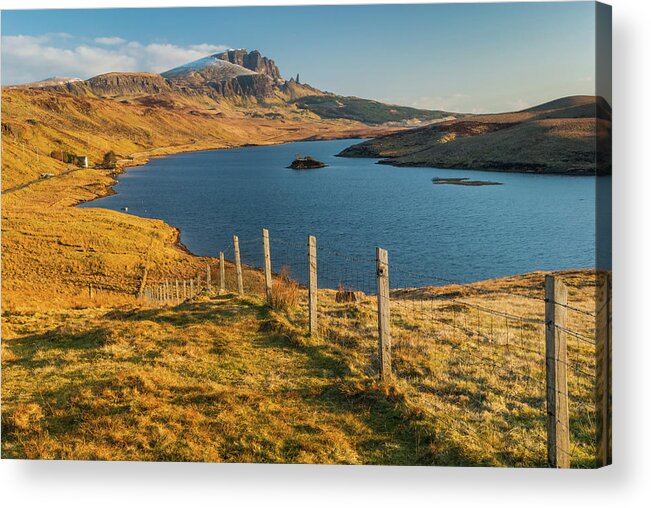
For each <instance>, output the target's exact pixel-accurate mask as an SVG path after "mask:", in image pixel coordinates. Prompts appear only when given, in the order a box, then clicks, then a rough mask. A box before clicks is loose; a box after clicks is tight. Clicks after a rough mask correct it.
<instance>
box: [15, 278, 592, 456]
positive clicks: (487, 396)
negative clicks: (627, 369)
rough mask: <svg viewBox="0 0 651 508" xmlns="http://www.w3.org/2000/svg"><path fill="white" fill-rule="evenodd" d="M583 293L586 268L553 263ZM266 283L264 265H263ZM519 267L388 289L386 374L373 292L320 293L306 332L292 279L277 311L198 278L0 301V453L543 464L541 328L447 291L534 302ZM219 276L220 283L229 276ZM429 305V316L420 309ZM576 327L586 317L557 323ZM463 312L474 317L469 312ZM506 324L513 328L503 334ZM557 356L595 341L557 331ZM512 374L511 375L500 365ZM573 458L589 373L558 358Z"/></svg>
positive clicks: (507, 302)
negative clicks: (481, 315)
mask: <svg viewBox="0 0 651 508" xmlns="http://www.w3.org/2000/svg"><path fill="white" fill-rule="evenodd" d="M561 275H562V277H563V278H564V280H565V282H566V283H567V284H568V286H569V288H570V295H571V300H572V302H573V303H574V304H575V305H578V306H579V307H580V308H582V309H585V310H590V309H591V308H593V307H594V299H593V298H594V296H593V295H594V274H593V273H592V274H591V273H589V272H567V273H564V274H561ZM277 282H278V281H277ZM541 284H542V274H541V273H534V274H529V275H525V276H517V277H512V278H507V279H500V280H496V281H486V282H483V283H477V284H474V285H469V286H448V287H437V288H419V289H411V290H410V289H407V290H394V291H393V295H392V298H394V299H395V301H396V302H398V301H399V300H400V299H402V300H403V302H405V303H404V305H398V306H396V307H394V310H392V312H394V314H395V315H394V317H393V319H392V335H393V344H394V345H393V350H394V372H395V377H396V379H395V381H394V382H393V383H391V384H384V383H380V382H378V380H377V369H378V365H377V328H376V327H377V323H376V321H375V318H374V317H375V316H374V313H373V309H374V307H375V305H376V301H375V298H373V297H363V298H362V299H361V300H360V301H358V302H349V303H337V302H336V301H335V300H336V299H335V293H336V292H335V291H333V290H321V291H320V292H319V313H320V320H321V330H322V331H321V336H320V338H310V337H308V336H307V335H306V333H305V329H306V326H305V325H306V305H307V302H306V291H305V290H304V289H301V290H300V294H299V298H298V301H297V303H296V304H295V305H291V306H289V307H288V308H287V309H286V310H284V311H282V312H279V311H273V310H271V309H270V308H269V307H267V306H266V305H264V303H263V300H262V298H261V297H259V296H256V294H255V293H254V294H251V295H249V296H247V297H243V298H240V297H237V296H235V295H234V294H232V293H228V294H224V295H218V294H217V293H216V292H212V291H204V292H203V293H201V294H200V295H199V296H197V297H195V298H194V299H193V300H191V301H188V302H186V303H182V304H181V305H178V306H170V307H147V306H140V305H125V306H122V307H120V308H114V307H113V306H112V305H108V306H106V307H99V308H79V309H70V310H59V309H57V310H54V309H52V310H48V311H43V312H36V313H34V312H30V313H22V312H5V314H4V316H3V321H2V336H3V344H2V347H3V350H2V372H3V383H2V400H3V412H2V427H3V433H2V456H3V458H11V457H16V458H18V457H20V458H31V459H36V458H41V459H84V460H151V461H219V462H288V463H345V464H396V465H399V464H421V465H431V464H436V465H472V466H477V465H484V466H529V467H542V466H544V465H545V461H546V448H545V447H546V441H545V437H544V436H545V434H544V429H545V422H546V412H545V391H544V383H543V386H539V385H538V383H537V381H536V380H540V379H544V376H545V371H544V369H545V359H544V354H542V355H541V353H540V351H541V348H542V349H543V350H544V348H543V345H544V326H532V325H527V326H526V327H524V328H522V327H521V326H520V327H518V326H517V325H516V324H515V323H512V324H511V328H510V335H509V328H508V323H505V322H504V320H500V319H495V320H494V321H493V320H491V321H490V323H489V322H488V321H485V322H484V323H483V325H481V324H480V325H479V328H478V329H477V331H478V332H479V331H480V330H483V332H484V333H485V334H489V333H490V335H491V337H493V338H496V339H497V340H498V342H497V343H496V342H492V341H489V340H486V339H484V338H483V337H482V335H481V334H479V333H477V334H475V333H474V332H473V333H470V334H465V333H460V332H459V331H458V330H456V331H455V329H453V328H451V327H450V326H447V325H446V324H445V323H446V322H447V323H452V322H453V320H457V321H468V322H470V323H472V322H473V321H474V320H475V319H476V315H475V313H474V312H473V311H472V310H466V311H464V310H463V309H462V308H459V306H458V305H457V306H455V305H452V304H451V303H450V302H446V301H445V300H438V301H434V302H432V300H428V297H431V296H433V295H439V296H443V295H446V294H454V295H456V296H455V298H456V299H461V300H463V301H465V302H468V303H471V304H474V305H485V306H489V307H490V308H492V309H502V310H509V311H510V312H518V313H524V314H526V315H528V316H531V317H541V315H542V314H541V312H542V308H543V307H544V305H540V302H537V301H534V300H531V299H527V298H520V299H514V298H513V297H512V296H509V294H508V293H509V292H510V291H515V292H517V293H521V294H525V295H537V294H539V291H540V288H541ZM231 289H232V287H231ZM427 302H429V304H430V305H433V310H435V312H436V316H437V318H438V319H437V320H429V319H424V315H423V314H421V313H419V312H418V311H417V309H419V308H421V309H422V308H423V305H427V304H428V303H427ZM568 325H571V326H572V327H573V328H574V329H576V330H577V331H580V332H582V333H589V332H590V322H589V321H588V320H585V319H584V316H583V315H581V314H578V317H577V318H576V320H575V321H573V322H572V323H568ZM469 327H471V328H473V329H475V325H474V324H471V325H469ZM509 337H510V338H509ZM569 357H570V358H571V359H572V366H574V367H576V366H578V367H579V368H580V369H586V370H589V369H590V366H591V365H593V363H592V362H594V351H593V350H591V348H590V347H589V346H587V345H585V344H582V343H580V342H571V343H570V345H569ZM513 373H516V374H513ZM569 386H570V393H571V405H570V413H571V418H572V419H571V422H572V423H571V425H572V431H571V435H572V461H573V466H574V467H588V466H591V465H593V464H594V455H595V448H594V425H593V422H594V403H593V398H592V397H593V391H592V389H593V387H592V382H591V378H590V375H589V372H588V373H587V374H582V373H581V372H580V371H576V372H575V371H574V370H573V369H572V370H571V371H570V376H569Z"/></svg>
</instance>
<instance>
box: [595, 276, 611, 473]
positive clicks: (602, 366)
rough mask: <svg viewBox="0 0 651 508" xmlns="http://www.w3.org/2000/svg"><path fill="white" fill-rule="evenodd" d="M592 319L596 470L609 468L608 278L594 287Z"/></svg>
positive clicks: (609, 303)
mask: <svg viewBox="0 0 651 508" xmlns="http://www.w3.org/2000/svg"><path fill="white" fill-rule="evenodd" d="M596 300H597V302H596V305H597V307H596V309H597V317H596V323H595V324H596V331H597V334H596V351H597V372H596V376H597V377H596V383H595V388H596V394H595V395H596V397H595V400H596V402H597V460H598V464H599V465H600V466H607V465H609V464H612V364H611V362H612V304H611V274H610V273H607V274H604V278H603V282H602V283H601V284H598V285H597V299H596Z"/></svg>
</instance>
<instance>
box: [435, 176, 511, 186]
mask: <svg viewBox="0 0 651 508" xmlns="http://www.w3.org/2000/svg"><path fill="white" fill-rule="evenodd" d="M432 183H433V184H434V185H446V184H447V185H466V186H468V187H480V186H482V185H504V184H503V183H502V182H491V181H489V180H470V179H469V178H439V177H437V176H435V177H434V178H432Z"/></svg>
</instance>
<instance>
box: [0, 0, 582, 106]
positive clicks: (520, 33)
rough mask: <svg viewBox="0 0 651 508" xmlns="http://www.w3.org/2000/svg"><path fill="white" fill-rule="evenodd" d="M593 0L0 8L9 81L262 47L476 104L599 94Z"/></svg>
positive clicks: (337, 82) (327, 73)
mask: <svg viewBox="0 0 651 508" xmlns="http://www.w3.org/2000/svg"><path fill="white" fill-rule="evenodd" d="M594 9H595V7H594V3H593V2H541V3H533V4H531V3H529V4H527V3H493V4H491V3H488V4H421V5H364V6H305V7H294V6H292V7H213V8H160V9H152V8H150V9H75V10H71V9H69V10H30V11H26V10H25V11H8V10H5V11H3V12H2V39H1V45H2V47H1V56H2V62H1V71H2V84H3V85H7V84H15V83H25V82H30V81H37V80H40V79H44V78H47V77H51V76H55V75H56V76H69V77H79V78H84V79H85V78H89V77H91V76H94V75H97V74H101V73H103V72H111V71H148V72H162V71H165V70H167V69H170V68H172V67H175V66H178V65H181V64H183V63H186V62H189V61H192V60H196V59H198V58H201V57H204V56H207V55H209V54H211V53H215V52H219V51H223V50H224V49H227V48H247V49H248V50H253V49H257V50H259V51H260V52H261V53H262V54H263V55H265V56H268V57H269V58H272V59H273V60H274V61H275V62H276V64H277V65H278V67H279V68H280V71H281V73H282V75H283V77H286V78H289V77H291V76H296V74H298V73H300V78H301V82H303V83H309V84H311V85H313V86H315V87H317V88H319V89H321V90H327V91H331V92H335V93H339V94H342V95H354V96H358V97H364V98H369V99H375V100H379V101H382V102H388V103H392V104H400V105H406V106H414V107H419V108H427V109H443V110H447V111H458V112H468V113H486V112H500V111H512V110H515V109H522V108H525V107H528V106H533V105H536V104H540V103H542V102H545V101H548V100H552V99H555V98H558V97H562V96H566V95H574V94H590V95H593V94H594V93H595V79H594V75H595V56H594V53H595V10H594Z"/></svg>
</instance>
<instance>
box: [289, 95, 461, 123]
mask: <svg viewBox="0 0 651 508" xmlns="http://www.w3.org/2000/svg"><path fill="white" fill-rule="evenodd" d="M294 103H295V104H296V106H298V107H299V108H301V109H306V110H308V111H311V112H312V113H315V114H317V115H319V116H320V117H321V118H346V119H348V120H356V121H358V122H363V123H368V124H376V125H379V124H384V123H390V122H394V123H409V122H411V123H417V122H424V123H426V122H432V121H435V120H441V119H449V118H455V117H461V116H463V115H459V114H457V113H448V112H446V111H431V110H426V109H416V108H410V107H406V106H395V105H390V104H384V103H382V102H377V101H372V100H369V99H360V98H358V97H342V96H341V95H320V96H308V97H301V98H300V99H297V100H296V101H294Z"/></svg>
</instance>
